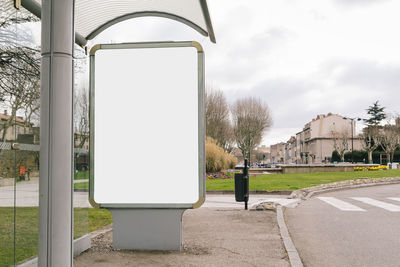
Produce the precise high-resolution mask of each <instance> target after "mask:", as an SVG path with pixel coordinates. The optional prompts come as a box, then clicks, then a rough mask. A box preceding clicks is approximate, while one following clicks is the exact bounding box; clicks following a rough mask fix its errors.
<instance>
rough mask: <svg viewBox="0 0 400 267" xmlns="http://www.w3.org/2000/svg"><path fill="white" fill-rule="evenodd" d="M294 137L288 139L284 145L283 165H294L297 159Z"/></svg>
mask: <svg viewBox="0 0 400 267" xmlns="http://www.w3.org/2000/svg"><path fill="white" fill-rule="evenodd" d="M296 143H297V142H296V137H294V136H291V137H290V139H289V140H288V141H287V142H286V144H285V158H284V163H285V164H292V163H296V162H297V161H296V159H297V145H296Z"/></svg>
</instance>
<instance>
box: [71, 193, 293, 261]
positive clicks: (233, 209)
mask: <svg viewBox="0 0 400 267" xmlns="http://www.w3.org/2000/svg"><path fill="white" fill-rule="evenodd" d="M273 197H274V198H277V196H273ZM259 198H260V199H265V197H264V196H262V197H261V196H256V197H254V198H252V197H251V198H250V199H253V201H250V203H252V202H254V203H255V202H257V200H258V199H259ZM282 199H283V196H282ZM249 206H251V205H249ZM182 231H183V250H182V251H166V252H159V251H126V250H118V251H113V250H112V231H109V232H107V233H105V234H102V235H99V236H97V237H95V238H94V239H93V240H92V248H91V249H89V250H88V251H87V252H84V253H83V254H81V255H80V256H78V257H76V258H75V260H74V265H75V266H289V262H288V258H287V254H286V251H285V249H284V247H283V244H282V240H281V236H280V233H279V228H278V224H277V219H276V213H275V212H274V211H268V210H267V211H265V210H264V211H245V210H244V205H243V203H236V202H235V201H234V196H232V195H228V196H207V201H206V203H205V204H204V205H203V207H201V208H199V209H195V210H187V211H186V212H185V213H184V215H183V229H182Z"/></svg>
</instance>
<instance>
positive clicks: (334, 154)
mask: <svg viewBox="0 0 400 267" xmlns="http://www.w3.org/2000/svg"><path fill="white" fill-rule="evenodd" d="M331 162H340V155H339V153H338V152H337V151H336V150H334V151H333V152H332V159H331Z"/></svg>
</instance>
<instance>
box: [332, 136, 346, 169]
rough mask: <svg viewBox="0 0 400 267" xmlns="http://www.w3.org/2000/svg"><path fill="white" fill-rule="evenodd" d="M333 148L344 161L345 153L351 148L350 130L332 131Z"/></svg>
mask: <svg viewBox="0 0 400 267" xmlns="http://www.w3.org/2000/svg"><path fill="white" fill-rule="evenodd" d="M331 135H332V138H333V148H334V149H335V150H336V152H338V154H339V157H340V161H342V162H343V161H344V154H345V152H346V151H347V150H348V149H349V144H348V140H349V132H348V131H347V130H342V131H340V132H338V131H332V132H331Z"/></svg>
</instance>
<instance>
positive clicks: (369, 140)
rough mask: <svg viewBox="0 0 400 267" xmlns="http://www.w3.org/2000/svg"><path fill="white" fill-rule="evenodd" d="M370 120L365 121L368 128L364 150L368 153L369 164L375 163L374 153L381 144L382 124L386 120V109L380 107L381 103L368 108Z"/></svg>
mask: <svg viewBox="0 0 400 267" xmlns="http://www.w3.org/2000/svg"><path fill="white" fill-rule="evenodd" d="M367 114H368V115H369V118H368V119H364V122H365V124H366V125H367V127H365V128H364V129H363V132H364V133H363V135H364V144H363V146H364V149H365V150H366V151H367V152H368V162H369V163H373V160H372V153H373V152H374V150H375V149H376V148H377V147H378V146H379V145H380V144H381V142H382V138H381V137H382V135H381V128H382V127H381V126H380V123H381V122H382V121H383V120H384V119H386V114H385V107H382V106H380V105H379V101H376V102H375V103H373V105H372V106H369V107H368V108H367Z"/></svg>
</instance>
